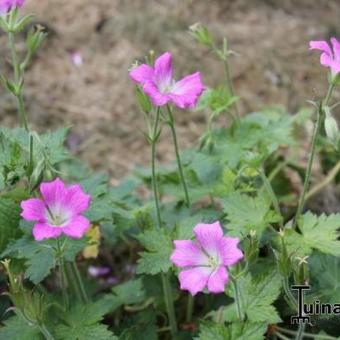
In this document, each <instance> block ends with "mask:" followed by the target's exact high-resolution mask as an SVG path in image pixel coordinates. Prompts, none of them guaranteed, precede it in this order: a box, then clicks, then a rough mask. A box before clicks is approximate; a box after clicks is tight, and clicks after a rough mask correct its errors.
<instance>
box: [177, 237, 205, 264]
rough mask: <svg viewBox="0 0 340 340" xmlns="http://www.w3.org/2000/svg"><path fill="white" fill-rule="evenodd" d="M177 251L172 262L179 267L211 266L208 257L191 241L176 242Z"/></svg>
mask: <svg viewBox="0 0 340 340" xmlns="http://www.w3.org/2000/svg"><path fill="white" fill-rule="evenodd" d="M174 245H175V250H174V251H173V252H172V254H171V257H170V260H171V262H173V263H174V264H175V265H176V266H178V267H186V266H199V265H201V266H203V265H208V264H209V259H208V257H207V256H206V255H205V254H204V253H203V251H202V249H201V248H200V247H199V246H198V244H197V243H196V242H194V241H191V240H179V241H174Z"/></svg>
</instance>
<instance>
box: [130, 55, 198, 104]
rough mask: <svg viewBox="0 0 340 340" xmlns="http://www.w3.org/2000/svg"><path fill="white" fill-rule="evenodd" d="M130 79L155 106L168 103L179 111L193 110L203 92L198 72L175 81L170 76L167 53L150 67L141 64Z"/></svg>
mask: <svg viewBox="0 0 340 340" xmlns="http://www.w3.org/2000/svg"><path fill="white" fill-rule="evenodd" d="M130 78H131V79H132V80H133V81H134V82H136V83H137V84H140V85H141V86H142V87H143V90H144V92H145V93H146V94H147V95H148V96H149V97H150V98H151V101H152V103H153V104H154V105H155V106H163V105H165V104H167V103H169V102H171V103H173V104H174V105H176V106H178V107H179V108H181V109H185V108H194V107H195V106H196V103H197V100H198V98H199V97H200V95H201V94H202V92H203V91H204V86H203V84H202V81H201V75H200V73H199V72H196V73H194V74H191V75H189V76H186V77H184V78H183V79H181V80H179V81H177V82H176V81H175V80H174V79H173V75H172V56H171V54H170V53H169V52H166V53H164V54H162V55H161V56H160V57H159V58H157V59H156V61H155V66H154V67H151V66H149V65H147V64H142V65H140V66H137V67H135V68H134V69H133V70H132V71H131V72H130Z"/></svg>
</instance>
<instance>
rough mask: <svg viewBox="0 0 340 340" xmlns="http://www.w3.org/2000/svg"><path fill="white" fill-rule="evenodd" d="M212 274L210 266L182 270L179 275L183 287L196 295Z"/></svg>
mask: <svg viewBox="0 0 340 340" xmlns="http://www.w3.org/2000/svg"><path fill="white" fill-rule="evenodd" d="M210 274H211V268H208V267H196V268H192V269H186V270H182V271H181V272H180V273H179V275H178V278H179V282H180V284H181V289H182V290H188V291H189V292H190V293H191V295H196V294H197V293H198V292H201V291H203V289H204V287H205V286H206V284H207V282H208V279H209V276H210Z"/></svg>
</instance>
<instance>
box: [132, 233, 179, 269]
mask: <svg viewBox="0 0 340 340" xmlns="http://www.w3.org/2000/svg"><path fill="white" fill-rule="evenodd" d="M136 238H137V239H138V240H139V241H140V243H141V244H142V245H143V246H144V247H145V249H146V250H147V251H144V252H141V253H140V258H139V260H138V267H137V273H138V274H142V273H144V274H150V275H156V274H158V273H160V272H167V271H168V270H169V269H170V267H171V262H170V255H171V252H172V248H173V247H172V240H171V237H170V235H169V234H168V232H167V230H166V229H164V228H162V229H151V230H147V231H145V232H144V233H142V234H140V235H138V236H137V237H136Z"/></svg>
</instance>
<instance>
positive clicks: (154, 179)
mask: <svg viewBox="0 0 340 340" xmlns="http://www.w3.org/2000/svg"><path fill="white" fill-rule="evenodd" d="M159 118H160V108H159V107H158V108H157V112H156V119H155V123H154V126H153V129H152V136H151V172H152V189H153V196H154V200H155V206H156V214H157V221H158V227H159V228H161V227H162V219H161V212H160V205H159V197H158V183H157V175H156V145H157V141H158V135H159V131H158V125H159Z"/></svg>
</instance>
